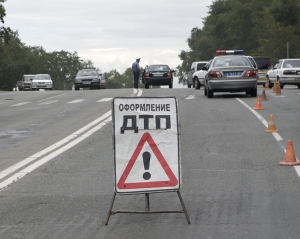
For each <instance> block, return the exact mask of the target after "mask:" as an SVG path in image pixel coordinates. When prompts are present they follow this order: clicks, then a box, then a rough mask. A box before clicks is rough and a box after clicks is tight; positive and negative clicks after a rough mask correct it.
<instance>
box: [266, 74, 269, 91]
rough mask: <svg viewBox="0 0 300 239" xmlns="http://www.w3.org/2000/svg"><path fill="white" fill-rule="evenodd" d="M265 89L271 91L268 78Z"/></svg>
mask: <svg viewBox="0 0 300 239" xmlns="http://www.w3.org/2000/svg"><path fill="white" fill-rule="evenodd" d="M265 89H266V90H269V89H270V88H269V81H268V78H267V77H266V83H265Z"/></svg>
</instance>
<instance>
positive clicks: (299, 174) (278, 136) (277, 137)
mask: <svg viewBox="0 0 300 239" xmlns="http://www.w3.org/2000/svg"><path fill="white" fill-rule="evenodd" d="M236 99H237V100H238V101H239V102H240V103H241V104H242V105H244V106H245V107H246V108H247V109H249V110H250V111H251V112H252V113H253V114H254V115H255V116H256V117H257V118H258V119H259V120H260V121H261V122H262V123H263V125H264V126H266V128H268V122H267V121H266V120H265V119H264V118H263V117H262V116H261V115H260V114H259V113H257V112H256V111H255V110H253V109H252V108H251V107H250V106H249V105H247V104H246V103H245V102H244V101H242V100H241V99H239V98H236ZM272 135H273V136H274V138H275V139H276V140H277V142H278V143H279V142H280V141H282V140H283V139H282V137H281V136H280V135H279V134H278V133H276V132H273V133H272ZM281 147H282V148H283V150H284V153H285V152H286V149H285V148H284V147H283V146H282V145H281ZM296 160H297V161H299V160H298V159H297V158H296ZM293 167H294V169H295V171H296V172H297V174H298V176H299V177H300V167H299V166H298V167H297V166H293Z"/></svg>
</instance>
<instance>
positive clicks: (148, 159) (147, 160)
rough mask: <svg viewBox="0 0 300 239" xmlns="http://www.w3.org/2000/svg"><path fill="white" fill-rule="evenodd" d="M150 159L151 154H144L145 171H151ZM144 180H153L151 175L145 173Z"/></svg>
mask: <svg viewBox="0 0 300 239" xmlns="http://www.w3.org/2000/svg"><path fill="white" fill-rule="evenodd" d="M150 158H151V154H150V153H149V152H147V151H146V152H144V153H143V162H144V169H145V170H149V167H150ZM143 178H144V179H145V180H149V179H150V178H151V173H149V172H145V173H144V174H143Z"/></svg>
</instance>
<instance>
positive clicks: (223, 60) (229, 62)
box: [213, 56, 253, 67]
mask: <svg viewBox="0 0 300 239" xmlns="http://www.w3.org/2000/svg"><path fill="white" fill-rule="evenodd" d="M213 66H214V67H228V66H247V67H249V66H250V67H253V66H252V65H251V63H250V61H249V60H247V58H246V57H234V56H228V57H218V58H216V59H215V61H214V64H213Z"/></svg>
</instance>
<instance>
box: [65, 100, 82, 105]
mask: <svg viewBox="0 0 300 239" xmlns="http://www.w3.org/2000/svg"><path fill="white" fill-rule="evenodd" d="M82 101H84V99H78V100H73V101H70V102H68V103H69V104H76V103H80V102H82Z"/></svg>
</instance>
